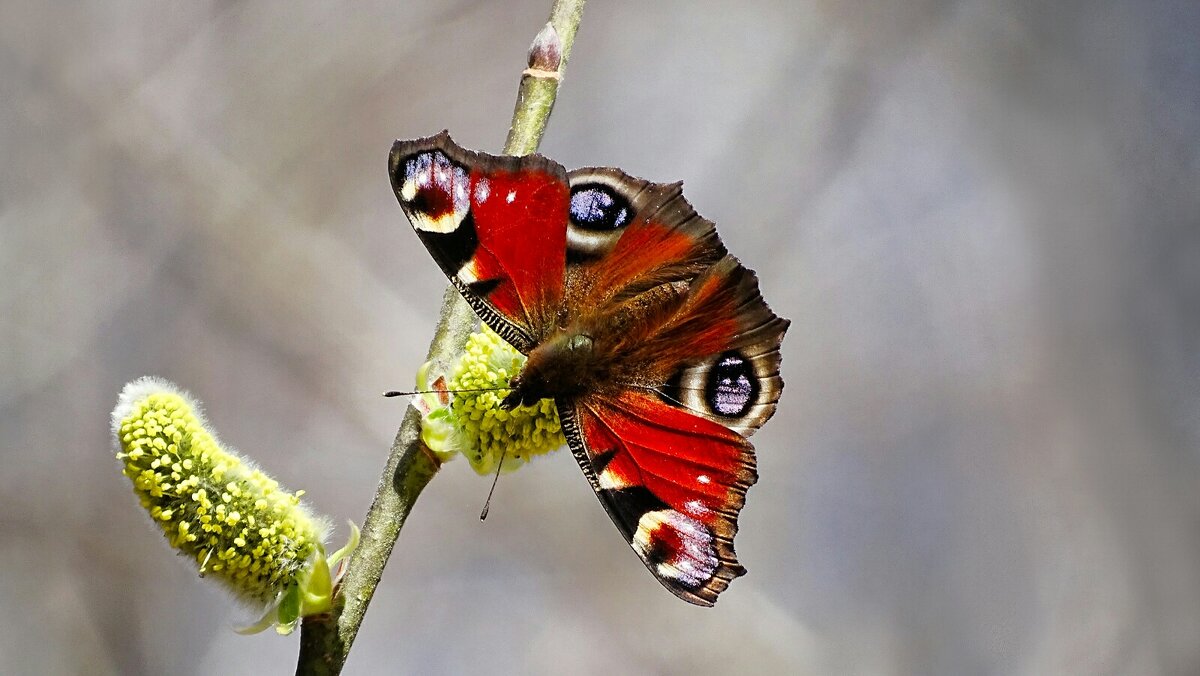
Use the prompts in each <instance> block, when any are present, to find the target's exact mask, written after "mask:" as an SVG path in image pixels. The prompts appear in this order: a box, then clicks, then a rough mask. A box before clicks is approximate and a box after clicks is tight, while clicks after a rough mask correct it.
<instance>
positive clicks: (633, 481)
mask: <svg viewBox="0 0 1200 676" xmlns="http://www.w3.org/2000/svg"><path fill="white" fill-rule="evenodd" d="M559 415H560V416H561V417H562V421H563V429H564V430H565V431H566V434H567V439H568V442H569V443H570V445H571V450H572V452H573V453H574V454H575V456H576V459H577V460H578V461H579V464H580V466H581V467H582V468H583V470H584V474H585V475H587V477H588V479H589V481H590V482H591V484H592V488H593V489H595V491H596V495H597V496H598V497H599V498H600V502H601V503H602V504H603V505H604V507H605V509H606V510H607V511H608V513H609V516H610V517H612V520H613V522H614V523H615V524H616V526H617V529H618V530H619V531H621V534H622V535H624V536H625V539H626V540H627V541H628V542H629V544H630V546H631V547H633V549H634V551H635V552H637V554H638V556H639V557H641V559H642V561H643V562H644V563H645V564H646V567H647V568H649V569H650V572H651V573H653V574H654V576H655V577H656V578H657V579H658V580H659V581H660V582H662V584H663V585H664V586H665V587H666V588H667V589H669V590H670V591H671V592H672V593H674V594H675V595H676V596H678V597H680V598H682V599H684V600H686V601H689V602H691V603H695V604H698V605H706V606H707V605H712V604H713V603H714V602H715V601H716V598H717V595H718V594H720V593H721V592H722V591H723V590H724V589H725V587H726V586H727V585H728V584H729V581H730V580H732V579H733V578H735V577H738V576H739V575H742V574H744V573H745V569H744V568H742V566H741V565H740V564H739V563H738V561H737V557H736V555H735V554H734V550H733V536H734V534H735V533H736V532H737V513H738V510H740V509H741V507H742V504H743V502H744V500H745V493H746V489H747V488H749V486H750V485H751V484H753V483H754V481H755V479H756V477H757V475H756V474H755V469H754V451H753V448H752V447H751V446H750V444H749V442H747V441H746V440H745V439H743V438H742V437H741V436H740V435H738V434H736V433H734V432H732V431H730V430H728V429H726V428H724V427H722V426H720V425H717V424H716V423H713V422H710V421H708V420H705V419H703V418H699V417H696V416H693V415H691V414H690V413H687V412H686V411H682V410H680V409H677V408H673V407H670V406H668V405H666V404H665V403H663V402H662V401H661V400H659V399H657V398H656V397H654V396H653V395H651V394H647V393H643V392H633V391H627V392H624V393H622V394H620V395H618V396H616V397H606V396H595V397H588V398H584V399H582V400H580V401H578V402H575V403H573V404H565V405H563V406H560V408H559Z"/></svg>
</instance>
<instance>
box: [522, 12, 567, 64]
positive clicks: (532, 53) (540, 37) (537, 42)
mask: <svg viewBox="0 0 1200 676" xmlns="http://www.w3.org/2000/svg"><path fill="white" fill-rule="evenodd" d="M560 65H562V40H560V39H559V37H558V31H556V30H554V26H553V25H551V24H550V23H547V24H546V25H545V26H543V27H542V30H540V31H538V34H537V37H535V38H534V39H533V44H531V45H529V68H530V69H531V70H540V71H548V72H551V73H556V72H558V67H559V66H560Z"/></svg>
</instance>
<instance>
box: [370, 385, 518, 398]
mask: <svg viewBox="0 0 1200 676" xmlns="http://www.w3.org/2000/svg"><path fill="white" fill-rule="evenodd" d="M511 389H512V388H510V387H476V388H470V389H463V390H407V391H401V390H388V391H387V392H384V393H383V396H385V397H408V396H411V395H414V394H441V393H443V392H445V393H446V394H459V393H461V392H507V391H509V390H511Z"/></svg>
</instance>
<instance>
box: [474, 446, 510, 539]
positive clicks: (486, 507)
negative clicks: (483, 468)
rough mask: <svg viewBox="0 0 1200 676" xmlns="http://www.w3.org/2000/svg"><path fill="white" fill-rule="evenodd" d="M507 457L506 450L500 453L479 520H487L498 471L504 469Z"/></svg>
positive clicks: (498, 479)
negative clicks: (505, 457)
mask: <svg viewBox="0 0 1200 676" xmlns="http://www.w3.org/2000/svg"><path fill="white" fill-rule="evenodd" d="M506 455H508V449H507V448H506V449H504V450H503V451H501V452H500V462H498V463H496V476H495V477H494V478H493V479H492V488H491V490H489V491H488V496H487V500H484V501H483V511H482V512H480V513H479V520H480V521H483V520H485V519H487V515H488V510H489V509H491V508H492V493H495V492H496V484H497V483H499V482H500V469H501V468H502V467H504V456H506Z"/></svg>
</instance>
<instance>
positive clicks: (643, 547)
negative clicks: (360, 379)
mask: <svg viewBox="0 0 1200 676" xmlns="http://www.w3.org/2000/svg"><path fill="white" fill-rule="evenodd" d="M389 169H390V174H391V179H392V187H393V188H394V189H395V191H396V196H397V198H398V199H399V200H400V206H401V207H403V209H404V212H405V213H406V214H407V215H408V219H409V220H410V221H411V222H412V225H413V228H414V229H415V230H416V232H417V236H418V237H420V239H421V241H422V242H423V243H424V244H425V247H426V248H427V249H429V252H430V253H431V254H433V258H434V259H435V260H436V261H437V263H438V265H440V266H441V268H442V270H443V271H444V272H445V273H446V275H447V276H449V278H450V281H451V282H452V283H453V284H454V286H455V287H457V289H458V290H459V292H461V293H462V295H463V297H464V298H466V300H467V301H468V302H469V303H470V304H471V307H472V308H474V310H475V312H476V313H477V314H478V315H479V316H480V318H481V319H482V320H483V321H484V322H485V323H487V325H488V326H490V327H491V328H492V329H493V330H495V331H496V332H497V333H498V334H500V336H502V337H503V338H504V339H505V340H507V341H508V342H509V343H511V344H512V345H513V346H514V347H516V348H517V349H518V350H520V351H521V352H522V353H524V354H525V355H527V356H528V359H527V361H526V362H525V366H524V367H523V369H522V371H521V372H520V373H519V374H518V375H517V376H516V377H515V378H513V379H512V381H511V383H510V385H511V387H512V390H511V392H510V393H509V394H508V395H507V396H506V397H505V399H504V401H503V404H502V405H503V406H506V407H511V406H515V405H517V404H520V403H533V402H535V401H538V400H540V399H544V398H549V399H553V400H554V402H555V405H556V407H557V409H558V414H559V418H560V419H561V421H562V427H563V431H564V433H565V436H566V438H567V442H568V444H569V445H570V448H571V453H572V454H573V455H574V456H575V459H576V461H578V462H579V467H580V468H581V469H583V473H584V475H585V476H586V477H587V479H588V481H589V482H590V483H591V485H592V489H593V490H595V492H596V495H597V496H598V497H599V498H600V502H601V503H602V504H603V505H604V508H605V509H606V510H607V511H608V514H609V516H610V517H612V520H613V523H615V524H616V526H617V529H618V530H619V531H621V534H622V535H624V536H625V539H626V541H628V542H629V544H630V546H632V547H633V549H634V551H636V552H637V554H638V556H639V557H641V559H642V561H643V562H644V563H645V564H646V567H647V568H649V569H650V572H651V573H653V574H654V576H655V577H656V578H657V579H658V581H659V582H661V583H662V584H663V585H664V586H665V587H666V588H667V589H669V590H671V592H672V593H674V594H675V595H676V596H678V597H680V598H682V599H683V600H685V601H689V602H691V603H695V604H698V605H703V606H711V605H712V604H713V603H714V602H715V601H716V599H717V595H718V594H720V593H721V592H722V591H724V590H725V588H726V587H727V586H728V585H729V582H730V581H731V580H733V579H734V578H736V577H738V576H740V575H743V574H745V572H746V571H745V568H743V567H742V566H741V565H740V564H738V561H737V557H736V556H735V555H734V550H733V536H734V534H735V533H736V532H737V517H738V512H739V511H740V510H741V508H742V505H743V504H744V502H745V494H746V489H747V488H749V487H750V485H751V484H753V483H754V482H755V480H756V479H757V478H758V475H757V473H756V471H755V461H754V448H753V446H751V444H750V442H749V441H747V437H749V436H750V435H751V434H753V433H754V431H755V430H757V429H758V428H759V427H760V426H761V425H762V424H763V423H765V422H766V421H767V419H768V418H770V417H771V415H772V414H773V413H774V412H775V406H776V402H777V401H778V400H779V394H780V392H781V391H782V390H783V380H782V379H781V378H780V376H779V362H780V356H779V345H780V343H781V342H782V340H783V334H784V332H785V331H786V330H787V327H788V321H787V320H786V319H781V318H779V317H777V316H775V314H774V313H772V312H771V310H770V308H768V307H767V304H766V303H765V302H764V301H763V299H762V296H761V295H759V291H758V282H757V279H756V278H755V276H754V273H753V272H751V271H750V270H748V269H746V268H744V267H742V265H741V264H740V263H739V262H738V261H737V259H736V258H734V257H733V256H731V255H729V254H728V252H726V250H725V247H724V245H722V243H721V240H720V239H719V238H718V237H717V233H716V229H715V227H714V226H713V224H712V223H711V222H710V221H707V220H705V219H703V218H701V217H700V216H699V215H698V214H696V212H695V211H694V210H693V209H692V207H691V205H690V204H688V202H687V201H686V200H685V199H684V198H683V196H682V190H681V187H680V184H679V183H674V184H662V183H651V182H649V181H644V180H642V179H639V178H634V177H632V176H630V175H628V174H626V173H624V172H622V171H621V170H619V169H611V168H586V169H577V170H575V171H572V172H567V171H566V170H565V169H564V168H563V167H562V166H561V165H559V164H558V163H556V162H554V161H552V160H549V159H547V158H545V157H542V156H541V155H529V156H526V157H499V156H494V155H488V154H485V153H479V152H472V151H469V150H465V149H463V148H461V147H459V146H458V145H456V144H455V143H454V141H452V140H451V139H450V136H449V135H448V134H447V133H446V132H442V133H441V134H438V135H437V136H432V137H429V138H422V139H416V140H412V141H396V143H395V145H393V146H392V151H391V156H390V158H389Z"/></svg>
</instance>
